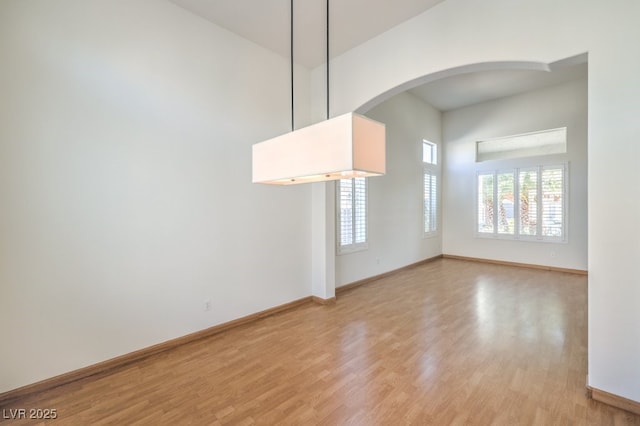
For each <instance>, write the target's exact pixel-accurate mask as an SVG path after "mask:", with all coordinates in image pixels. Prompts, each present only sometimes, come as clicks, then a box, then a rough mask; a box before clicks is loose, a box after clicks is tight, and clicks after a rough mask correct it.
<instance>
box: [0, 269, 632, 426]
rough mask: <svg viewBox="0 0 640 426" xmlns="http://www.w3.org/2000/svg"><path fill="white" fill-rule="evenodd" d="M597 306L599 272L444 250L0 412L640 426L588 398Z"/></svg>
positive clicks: (133, 418) (145, 419)
mask: <svg viewBox="0 0 640 426" xmlns="http://www.w3.org/2000/svg"><path fill="white" fill-rule="evenodd" d="M586 309H587V286H586V277H584V276H579V275H572V274H566V273H559V272H549V271H539V270H529V269H522V268H516V267H508V266H499V265H489V264H482V263H476V262H469V261H462V260H453V259H440V260H436V261H434V262H431V263H428V264H424V265H420V266H418V267H415V268H412V269H409V270H404V271H401V272H399V273H397V274H394V275H392V276H389V277H385V278H383V279H381V280H378V281H375V282H372V283H369V284H367V285H365V286H362V287H358V288H355V289H353V290H350V291H347V292H345V293H344V294H341V295H340V297H339V298H338V301H337V303H336V304H334V305H328V306H320V305H315V304H311V303H310V304H308V305H304V306H301V307H299V308H296V309H295V310H292V311H288V312H284V313H281V314H278V315H275V316H272V317H268V318H265V319H261V320H259V321H257V322H255V323H252V324H248V325H244V326H241V327H239V328H236V329H233V330H230V331H227V332H224V333H222V334H219V335H216V336H213V337H210V338H207V339H203V340H199V341H197V342H193V343H190V344H187V345H184V346H182V347H179V348H177V349H174V350H171V351H168V352H165V353H162V354H159V355H155V356H152V357H149V358H147V359H145V360H142V361H139V362H137V363H135V364H131V365H129V366H126V367H123V368H120V369H118V370H115V371H112V372H111V373H108V374H102V375H100V376H96V377H90V378H87V379H83V380H81V381H78V382H75V383H71V384H68V385H65V386H61V387H59V388H56V389H52V390H50V391H47V392H43V393H41V394H38V395H32V396H30V397H27V398H24V399H22V400H19V401H13V402H11V403H9V404H8V405H7V406H5V407H0V408H1V410H0V413H2V410H5V412H8V410H9V409H17V408H26V409H27V410H28V409H30V408H43V409H46V408H55V409H56V410H57V414H58V418H57V419H56V420H55V421H50V422H49V423H50V424H56V425H89V424H91V425H111V424H113V425H123V424H127V425H129V424H132V425H134V424H135V425H163V424H166V425H175V424H194V425H201V424H202V425H252V424H261V425H274V424H278V425H289V424H291V425H342V424H350V425H403V424H407V425H409V424H410V425H414V424H415V425H463V424H464V425H466V424H469V425H519V424H523V425H524V424H526V425H531V424H533V425H551V424H554V425H555V424H558V425H640V416H636V415H633V414H631V413H627V412H625V411H622V410H618V409H615V408H612V407H609V406H607V405H604V404H602V403H599V402H596V401H593V400H590V399H588V398H587V396H586V391H585V379H586V374H587V348H586V345H587V313H586ZM27 412H28V411H27ZM2 421H3V420H2V419H0V423H1V422H2ZM4 421H5V422H7V423H15V424H18V425H20V424H34V422H33V421H31V420H18V421H9V420H4Z"/></svg>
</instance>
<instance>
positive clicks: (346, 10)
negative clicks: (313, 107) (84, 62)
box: [169, 0, 587, 111]
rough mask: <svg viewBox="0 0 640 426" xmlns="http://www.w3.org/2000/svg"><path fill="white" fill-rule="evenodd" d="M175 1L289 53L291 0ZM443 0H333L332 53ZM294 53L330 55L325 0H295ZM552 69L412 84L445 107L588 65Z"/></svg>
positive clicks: (301, 57) (559, 79) (298, 56)
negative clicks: (326, 48) (327, 40)
mask: <svg viewBox="0 0 640 426" xmlns="http://www.w3.org/2000/svg"><path fill="white" fill-rule="evenodd" d="M169 1H171V2H173V3H175V4H176V5H178V6H180V7H182V8H184V9H186V10H188V11H190V12H192V13H194V14H196V15H198V16H200V17H202V18H204V19H206V20H208V21H210V22H212V23H214V24H216V25H218V26H220V27H223V28H226V29H227V30H229V31H231V32H234V33H236V34H238V35H240V36H241V37H244V38H246V39H248V40H250V41H253V42H254V43H256V44H259V45H261V46H263V47H265V48H267V49H269V50H272V51H274V52H276V53H278V54H280V55H282V56H284V57H287V58H288V57H289V49H290V45H289V36H290V34H289V25H290V14H289V8H290V0H169ZM442 1H444V0H393V1H391V0H339V1H338V0H331V1H330V8H331V10H330V25H331V29H330V35H331V37H330V48H331V57H335V56H337V55H339V54H341V53H344V52H345V51H347V50H349V49H351V48H353V47H355V46H357V45H359V44H361V43H363V42H365V41H367V40H369V39H371V38H373V37H375V36H377V35H379V34H381V33H383V32H385V31H387V30H389V29H391V28H393V27H394V26H396V25H399V24H401V23H402V22H404V21H406V20H408V19H411V18H412V17H414V16H416V15H418V14H420V13H422V12H424V11H426V10H427V9H429V8H431V7H434V6H436V5H437V4H438V3H440V2H442ZM293 4H294V46H295V47H294V49H295V50H294V59H295V62H296V63H298V64H301V65H304V66H306V67H307V68H315V67H317V66H319V65H321V64H323V63H324V62H325V58H326V50H325V45H326V38H325V37H326V27H325V25H326V21H325V20H326V13H325V12H326V1H325V0H294V1H293ZM574 64H575V62H574V63H573V64H572V63H570V64H569V65H566V66H565V65H563V66H559V67H552V69H553V71H551V72H547V71H528V70H503V71H481V72H473V73H468V74H460V75H455V76H451V77H448V78H443V79H440V80H436V81H433V82H430V83H426V84H424V85H422V86H419V87H416V88H414V89H411V90H410V92H411V93H413V94H415V95H416V96H418V97H420V98H422V99H423V100H425V101H426V102H427V103H429V104H431V105H433V106H434V107H435V108H437V109H439V110H441V111H448V110H452V109H456V108H460V107H463V106H467V105H472V104H476V103H480V102H485V101H488V100H491V99H496V98H501V97H505V96H510V95H515V94H518V93H523V92H526V91H530V90H535V89H540V88H542V87H546V86H551V85H556V84H560V83H563V82H567V81H569V80H572V79H577V78H581V77H584V76H586V75H587V65H586V63H584V64H579V65H574Z"/></svg>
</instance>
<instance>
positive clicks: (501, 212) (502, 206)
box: [494, 172, 515, 235]
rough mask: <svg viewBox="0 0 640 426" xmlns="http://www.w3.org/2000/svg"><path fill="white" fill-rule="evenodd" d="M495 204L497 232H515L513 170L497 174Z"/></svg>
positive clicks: (510, 233)
mask: <svg viewBox="0 0 640 426" xmlns="http://www.w3.org/2000/svg"><path fill="white" fill-rule="evenodd" d="M497 183H498V186H497V203H498V204H497V206H496V209H495V210H494V211H495V216H496V220H497V222H498V227H497V230H498V233H499V234H503V235H514V234H515V217H514V207H515V186H514V179H513V172H500V173H498V174H497Z"/></svg>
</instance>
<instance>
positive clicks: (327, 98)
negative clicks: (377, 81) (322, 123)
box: [327, 0, 329, 120]
mask: <svg viewBox="0 0 640 426" xmlns="http://www.w3.org/2000/svg"><path fill="white" fill-rule="evenodd" d="M328 119H329V0H327V120H328Z"/></svg>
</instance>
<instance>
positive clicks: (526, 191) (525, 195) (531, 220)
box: [518, 169, 538, 236]
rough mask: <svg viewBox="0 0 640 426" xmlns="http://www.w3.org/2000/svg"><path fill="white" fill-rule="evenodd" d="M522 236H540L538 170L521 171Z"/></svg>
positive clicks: (520, 209) (519, 178)
mask: <svg viewBox="0 0 640 426" xmlns="http://www.w3.org/2000/svg"><path fill="white" fill-rule="evenodd" d="M518 193H519V194H520V206H519V207H520V208H519V212H520V229H519V234H520V235H532V236H535V235H538V169H524V170H520V171H519V176H518Z"/></svg>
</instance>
